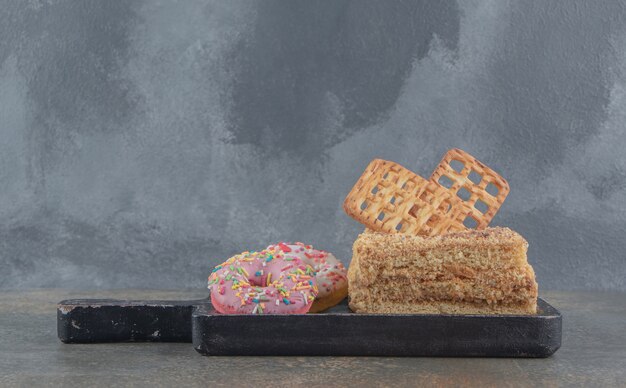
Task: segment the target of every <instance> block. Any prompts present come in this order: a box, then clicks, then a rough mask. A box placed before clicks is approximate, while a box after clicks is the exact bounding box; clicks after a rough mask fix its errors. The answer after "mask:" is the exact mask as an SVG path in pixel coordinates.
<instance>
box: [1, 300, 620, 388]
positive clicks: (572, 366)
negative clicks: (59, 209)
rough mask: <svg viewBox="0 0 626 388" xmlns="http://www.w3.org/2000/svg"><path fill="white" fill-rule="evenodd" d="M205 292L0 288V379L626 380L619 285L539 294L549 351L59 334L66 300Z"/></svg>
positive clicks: (78, 382)
mask: <svg viewBox="0 0 626 388" xmlns="http://www.w3.org/2000/svg"><path fill="white" fill-rule="evenodd" d="M205 296H206V292H205V291H204V290H191V291H167V290H158V291H154V290H152V291H151V290H112V291H69V290H59V289H53V290H31V291H0V386H2V387H5V386H12V385H24V386H33V385H62V386H81V387H82V386H115V385H137V386H171V385H178V386H207V385H209V384H216V383H217V384H218V385H219V384H223V385H228V386H269V385H273V386H283V385H291V386H295V385H306V386H309V387H314V386H322V385H323V386H346V385H348V384H349V385H354V386H361V385H363V386H372V385H374V386H402V385H410V386H413V385H416V384H419V385H423V386H433V385H435V386H439V385H454V386H459V385H463V386H481V387H484V386H498V387H502V386H518V385H522V386H545V385H550V386H589V385H593V386H626V294H619V293H602V292H554V291H550V292H548V291H546V292H542V293H541V296H542V297H543V298H544V299H545V300H547V301H548V303H550V304H552V305H553V306H554V307H556V308H557V309H559V310H560V311H561V313H562V314H563V345H562V347H561V349H560V350H558V351H557V352H556V354H555V355H554V356H552V357H550V358H547V359H493V358H492V359H488V358H384V357H203V356H200V355H199V354H198V353H196V351H195V350H194V349H193V347H192V346H191V344H184V343H183V344H171V343H170V344H167V343H117V344H93V345H86V344H72V345H67V344H63V343H61V342H60V341H59V340H58V339H57V334H56V303H57V302H58V301H60V300H62V299H69V298H117V299H197V298H203V297H205ZM303 335H304V334H303Z"/></svg>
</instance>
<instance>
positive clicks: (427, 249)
mask: <svg viewBox="0 0 626 388" xmlns="http://www.w3.org/2000/svg"><path fill="white" fill-rule="evenodd" d="M527 248H528V243H527V242H526V240H525V239H524V238H523V237H522V236H521V235H519V234H518V233H516V232H514V231H512V230H511V229H508V228H499V227H498V228H487V229H485V230H482V231H476V230H468V231H464V232H456V233H448V234H444V235H441V236H434V237H420V236H411V235H403V234H384V233H378V232H372V231H366V232H365V233H363V234H361V235H360V236H359V237H358V239H357V240H356V241H355V242H354V246H353V257H352V262H351V264H350V268H349V270H348V284H349V286H348V287H349V295H350V308H351V309H352V310H353V311H354V312H356V313H426V314H535V313H536V311H537V282H536V281H535V273H534V271H533V268H532V267H531V266H530V264H528V260H527V258H526V251H527Z"/></svg>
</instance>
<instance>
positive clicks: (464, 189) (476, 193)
mask: <svg viewBox="0 0 626 388" xmlns="http://www.w3.org/2000/svg"><path fill="white" fill-rule="evenodd" d="M430 180H431V182H435V183H438V184H439V185H441V186H442V187H444V188H446V189H447V190H448V191H449V193H450V194H451V195H452V196H454V197H457V198H460V199H461V201H456V202H454V203H452V206H453V207H455V206H460V207H461V208H462V209H459V211H460V212H461V213H463V214H465V218H464V219H463V221H462V222H463V225H464V226H465V227H467V228H475V229H479V230H480V229H485V228H486V227H487V225H489V222H490V221H491V219H492V218H493V216H494V215H495V214H496V212H497V211H498V209H500V206H501V205H502V203H503V202H504V199H505V198H506V196H507V195H508V194H509V184H508V183H507V181H506V180H505V179H504V178H502V177H501V176H500V175H498V174H497V173H496V172H495V171H493V170H492V169H490V168H489V167H487V166H485V165H484V164H483V163H481V162H480V161H479V160H477V159H476V158H474V157H473V156H472V155H470V154H468V153H467V152H465V151H462V150H460V149H457V148H454V149H451V150H450V151H448V152H447V153H446V154H445V155H444V157H443V159H442V160H441V163H439V166H437V168H436V169H435V171H434V172H433V174H432V175H431V177H430Z"/></svg>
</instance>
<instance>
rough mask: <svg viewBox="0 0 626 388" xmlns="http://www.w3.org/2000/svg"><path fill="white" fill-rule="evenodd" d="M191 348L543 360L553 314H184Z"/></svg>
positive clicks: (554, 339)
mask: <svg viewBox="0 0 626 388" xmlns="http://www.w3.org/2000/svg"><path fill="white" fill-rule="evenodd" d="M192 338H193V346H194V348H195V349H196V350H197V351H198V352H199V353H201V354H203V355H211V356H253V355H254V356H438V357H439V356H446V357H548V356H550V355H551V354H553V353H554V352H555V351H556V350H557V349H558V348H559V347H560V346H561V314H560V313H559V312H558V311H557V310H556V309H555V308H553V307H552V306H550V305H549V304H548V303H546V302H545V301H544V300H542V299H539V301H538V314H537V315H430V314H410V315H409V314H384V315H383V314H355V313H352V312H351V311H350V310H349V308H348V306H347V303H346V302H344V303H343V304H340V305H338V306H336V307H334V308H333V309H331V310H330V311H328V312H325V313H321V314H306V315H223V314H219V313H216V312H215V310H213V308H212V306H211V305H210V304H207V305H203V306H199V307H198V308H196V309H195V310H194V312H193V315H192Z"/></svg>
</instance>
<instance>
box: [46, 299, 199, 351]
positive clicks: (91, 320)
mask: <svg viewBox="0 0 626 388" xmlns="http://www.w3.org/2000/svg"><path fill="white" fill-rule="evenodd" d="M209 303H210V302H209V300H208V299H202V300H187V301H171V300H169V301H165V300H143V301H140V300H135V301H133V300H116V299H72V300H64V301H61V302H59V304H58V306H57V332H58V336H59V339H60V340H61V341H63V342H66V343H96V342H125V341H150V342H191V313H192V311H193V309H194V308H195V307H196V306H199V305H203V304H209Z"/></svg>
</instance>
